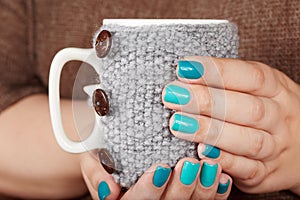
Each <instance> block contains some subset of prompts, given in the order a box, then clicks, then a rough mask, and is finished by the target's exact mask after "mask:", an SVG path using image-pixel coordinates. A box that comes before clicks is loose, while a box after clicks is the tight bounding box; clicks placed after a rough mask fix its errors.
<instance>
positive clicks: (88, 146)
mask: <svg viewBox="0 0 300 200" xmlns="http://www.w3.org/2000/svg"><path fill="white" fill-rule="evenodd" d="M72 60H74V61H75V60H77V61H82V62H86V63H88V64H90V65H91V66H92V67H93V68H94V69H95V71H96V72H97V73H98V74H100V72H99V69H98V68H97V60H98V58H97V56H96V52H95V50H94V49H93V48H90V49H81V48H65V49H62V50H60V51H59V52H58V53H57V54H56V55H55V56H54V58H53V61H52V63H51V67H50V73H49V106H50V117H51V122H52V129H53V132H54V136H55V139H56V141H57V143H58V144H59V145H60V147H61V148H62V149H64V150H65V151H67V152H70V153H82V152H86V151H89V150H92V149H96V148H99V143H101V141H102V139H103V138H102V136H103V134H102V133H103V130H102V126H101V124H100V120H97V117H96V118H95V125H94V129H93V131H92V133H91V134H90V136H89V137H88V138H86V139H85V140H83V141H80V142H76V141H72V140H70V139H69V138H68V136H67V134H66V133H65V130H64V128H63V123H62V118H61V109H60V90H59V85H60V75H61V72H62V69H63V67H64V66H65V64H66V63H67V62H69V61H72ZM96 115H97V114H96V113H95V116H96Z"/></svg>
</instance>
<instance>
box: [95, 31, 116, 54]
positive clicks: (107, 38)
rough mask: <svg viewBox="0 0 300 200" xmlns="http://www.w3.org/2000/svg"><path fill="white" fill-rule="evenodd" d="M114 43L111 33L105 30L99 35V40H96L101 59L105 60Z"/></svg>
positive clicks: (97, 51)
mask: <svg viewBox="0 0 300 200" xmlns="http://www.w3.org/2000/svg"><path fill="white" fill-rule="evenodd" d="M111 43H112V37H111V34H110V32H109V31H107V30H103V31H101V32H100V33H99V35H98V37H97V39H96V44H95V48H96V53H97V56H98V57H99V58H104V57H105V56H106V55H107V54H108V52H109V50H110V47H111Z"/></svg>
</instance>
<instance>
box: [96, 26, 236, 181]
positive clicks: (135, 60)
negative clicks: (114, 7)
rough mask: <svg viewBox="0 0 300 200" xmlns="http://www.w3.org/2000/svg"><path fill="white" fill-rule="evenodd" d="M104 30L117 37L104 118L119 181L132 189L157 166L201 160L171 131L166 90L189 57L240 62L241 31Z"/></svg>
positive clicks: (104, 68)
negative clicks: (185, 159)
mask: <svg viewBox="0 0 300 200" xmlns="http://www.w3.org/2000/svg"><path fill="white" fill-rule="evenodd" d="M101 30H108V31H110V32H111V33H112V35H113V36H112V37H113V45H112V48H111V52H110V53H109V54H108V56H107V57H106V58H104V59H101V61H100V63H99V67H100V71H101V72H102V73H101V74H100V81H101V85H102V89H104V90H105V92H106V93H107V95H108V97H109V102H110V112H109V115H107V116H104V117H101V121H102V123H103V126H104V134H105V143H106V144H107V146H106V148H107V149H108V150H109V151H110V153H111V154H112V157H113V158H114V161H115V163H116V169H117V171H116V173H115V174H114V177H115V179H116V181H117V182H119V183H120V184H121V185H122V186H124V187H130V186H131V185H133V184H134V183H135V182H136V180H137V179H138V178H139V177H140V176H141V175H142V174H143V173H144V171H145V170H146V169H147V168H149V167H150V166H151V165H152V164H155V163H166V164H168V165H170V166H174V165H175V164H176V163H177V161H178V160H179V159H180V158H182V157H197V152H196V144H194V143H192V142H189V141H185V140H181V139H178V138H176V137H174V136H173V135H172V134H171V133H170V132H169V128H168V124H169V118H170V115H171V112H172V111H171V110H169V109H166V108H164V106H163V104H162V100H161V99H162V97H161V93H162V89H163V87H164V86H165V85H166V84H167V83H168V82H170V81H172V80H175V79H176V63H177V60H178V59H180V58H182V57H184V56H185V55H202V56H215V57H232V58H236V57H237V54H238V53H237V52H238V36H237V35H238V34H237V28H236V26H235V25H233V24H229V23H223V24H218V25H212V24H209V25H168V26H151V25H148V26H142V27H126V26H117V25H105V26H103V27H102V28H101V29H100V30H99V31H101ZM99 31H98V32H97V34H96V35H95V37H97V35H98V33H99ZM94 39H95V38H94Z"/></svg>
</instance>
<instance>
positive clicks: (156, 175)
mask: <svg viewBox="0 0 300 200" xmlns="http://www.w3.org/2000/svg"><path fill="white" fill-rule="evenodd" d="M204 163H205V164H204ZM204 166H205V167H204ZM81 169H82V174H83V177H84V180H85V182H86V184H87V187H88V189H89V191H90V193H91V196H92V198H93V199H101V200H102V199H106V200H110V199H120V198H121V199H123V200H126V199H130V200H132V199H217V200H223V199H227V197H228V195H229V193H230V190H231V185H232V179H231V178H230V177H229V176H228V175H226V174H223V173H221V171H222V169H221V166H220V165H219V164H216V163H215V162H213V161H209V160H201V162H199V161H198V160H196V159H193V158H184V159H182V160H180V161H179V162H178V163H177V164H176V166H175V168H174V170H173V171H172V170H171V168H170V167H169V166H167V165H165V164H157V165H154V166H152V167H151V168H149V169H148V170H147V171H146V172H145V173H144V174H143V175H142V177H141V178H140V179H139V180H138V182H137V183H136V184H135V185H134V186H133V187H131V188H130V189H129V190H128V191H127V192H126V193H124V194H123V193H122V192H121V193H120V191H121V188H120V186H119V185H118V184H117V183H115V181H114V179H113V177H112V176H111V175H110V174H108V173H107V172H106V171H105V169H104V168H103V167H102V165H101V164H100V163H99V161H98V160H97V159H95V158H94V157H93V156H92V155H90V154H88V153H86V154H84V155H83V156H82V160H81ZM199 177H201V178H199ZM201 183H202V184H203V185H205V186H203V185H202V184H201ZM219 185H220V186H219Z"/></svg>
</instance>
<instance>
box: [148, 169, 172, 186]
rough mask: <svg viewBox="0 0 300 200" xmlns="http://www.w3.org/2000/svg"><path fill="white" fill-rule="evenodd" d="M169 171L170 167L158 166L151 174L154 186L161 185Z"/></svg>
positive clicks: (167, 176)
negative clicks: (152, 174)
mask: <svg viewBox="0 0 300 200" xmlns="http://www.w3.org/2000/svg"><path fill="white" fill-rule="evenodd" d="M170 173H171V168H166V167H161V166H158V167H157V168H156V170H155V173H154V176H153V180H152V182H153V185H155V186H156V187H161V186H163V185H164V184H165V183H166V181H167V180H168V178H169V176H170Z"/></svg>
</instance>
